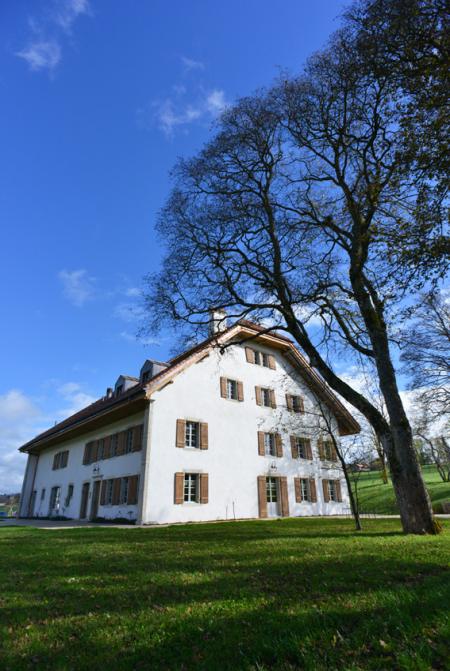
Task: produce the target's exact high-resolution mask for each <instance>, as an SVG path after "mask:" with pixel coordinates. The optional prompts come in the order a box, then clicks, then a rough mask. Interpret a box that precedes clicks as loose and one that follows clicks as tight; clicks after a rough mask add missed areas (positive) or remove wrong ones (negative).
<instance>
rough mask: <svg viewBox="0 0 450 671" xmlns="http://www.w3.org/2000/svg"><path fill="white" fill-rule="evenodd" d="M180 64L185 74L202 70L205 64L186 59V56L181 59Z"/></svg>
mask: <svg viewBox="0 0 450 671" xmlns="http://www.w3.org/2000/svg"><path fill="white" fill-rule="evenodd" d="M181 63H182V65H183V68H184V70H185V72H190V71H191V70H204V69H205V64H204V63H202V62H201V61H196V60H194V59H193V58H188V57H187V56H182V57H181Z"/></svg>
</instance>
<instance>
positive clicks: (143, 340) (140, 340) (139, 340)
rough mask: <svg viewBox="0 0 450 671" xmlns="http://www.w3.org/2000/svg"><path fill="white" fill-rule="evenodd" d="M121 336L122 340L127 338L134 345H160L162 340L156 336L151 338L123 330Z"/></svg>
mask: <svg viewBox="0 0 450 671" xmlns="http://www.w3.org/2000/svg"><path fill="white" fill-rule="evenodd" d="M119 336H120V337H121V338H122V340H126V341H127V342H129V343H132V344H133V345H145V346H149V345H158V346H159V345H160V344H161V343H160V341H159V340H157V339H156V338H150V337H139V336H136V335H133V334H132V333H129V332H128V331H121V332H120V333H119Z"/></svg>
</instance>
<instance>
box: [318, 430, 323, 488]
mask: <svg viewBox="0 0 450 671" xmlns="http://www.w3.org/2000/svg"><path fill="white" fill-rule="evenodd" d="M317 447H318V448H319V459H320V460H321V461H325V452H324V447H323V439H322V438H319V440H318V441H317ZM324 482H325V481H324Z"/></svg>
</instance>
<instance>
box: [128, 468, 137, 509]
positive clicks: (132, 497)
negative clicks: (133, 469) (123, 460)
mask: <svg viewBox="0 0 450 671" xmlns="http://www.w3.org/2000/svg"><path fill="white" fill-rule="evenodd" d="M138 480H139V476H138V475H132V476H131V477H130V478H128V503H129V504H130V505H134V504H135V503H137V500H138Z"/></svg>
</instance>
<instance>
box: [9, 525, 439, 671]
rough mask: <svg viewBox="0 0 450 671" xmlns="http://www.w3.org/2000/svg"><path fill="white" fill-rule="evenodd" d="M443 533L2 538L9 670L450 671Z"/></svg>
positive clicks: (284, 529) (95, 532) (322, 528)
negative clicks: (298, 670) (432, 670)
mask: <svg viewBox="0 0 450 671" xmlns="http://www.w3.org/2000/svg"><path fill="white" fill-rule="evenodd" d="M445 524H446V530H445V532H444V533H443V534H441V535H440V536H439V537H413V536H404V535H403V534H402V533H401V531H400V526H399V522H398V521H397V520H367V521H364V527H365V528H364V531H363V532H362V533H360V534H356V533H355V532H354V531H353V527H352V521H351V520H348V519H341V520H339V519H332V520H330V519H329V520H325V519H303V520H301V519H297V520H293V519H290V520H280V521H267V522H266V521H252V522H228V523H222V524H207V525H191V526H188V525H184V526H173V527H168V528H161V529H140V528H136V529H111V528H105V527H103V528H95V529H89V528H86V529H84V528H79V529H73V530H69V529H68V530H63V531H50V530H43V529H32V528H9V529H8V528H3V529H2V528H1V527H0V562H2V563H3V567H2V573H1V575H2V586H1V590H0V606H1V612H2V618H3V619H2V621H1V635H0V641H1V643H0V645H1V647H0V668H1V669H2V671H3V670H5V671H6V670H7V669H11V670H12V669H20V670H21V671H22V670H24V669H33V670H40V669H42V670H45V671H51V670H52V669H58V670H63V669H64V670H66V669H67V670H69V669H89V670H91V671H96V670H97V669H100V670H103V669H104V670H105V671H115V670H116V669H123V670H127V671H128V670H130V669H136V670H137V669H149V670H150V669H151V670H152V671H156V670H159V669H167V670H171V671H172V670H180V671H181V670H185V671H186V670H188V669H196V670H203V669H207V670H209V669H220V670H221V671H222V670H227V669H230V670H231V669H249V670H250V669H253V670H254V671H265V670H268V669H271V670H272V669H283V670H292V669H311V671H313V670H314V671H317V670H321V669H324V670H325V669H327V670H330V669H339V670H341V669H374V670H375V669H376V670H377V671H378V670H379V669H418V670H419V669H434V670H438V669H445V668H449V667H447V666H446V664H447V661H448V659H449V653H450V650H449V648H448V641H449V640H450V631H449V611H448V604H449V603H450V571H449V559H450V530H449V529H450V526H449V524H448V523H447V522H446V523H445Z"/></svg>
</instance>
